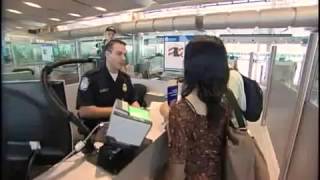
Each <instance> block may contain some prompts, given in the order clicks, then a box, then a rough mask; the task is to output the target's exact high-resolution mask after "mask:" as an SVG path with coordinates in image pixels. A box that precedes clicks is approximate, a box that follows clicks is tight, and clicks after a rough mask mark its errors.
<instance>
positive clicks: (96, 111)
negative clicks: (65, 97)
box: [76, 76, 112, 119]
mask: <svg viewBox="0 0 320 180" xmlns="http://www.w3.org/2000/svg"><path fill="white" fill-rule="evenodd" d="M94 92H95V85H94V82H93V81H91V80H90V78H88V77H85V76H84V77H83V78H82V79H81V82H80V84H79V89H78V96H77V107H76V108H77V109H78V110H79V111H78V113H79V116H80V117H81V118H89V119H98V118H106V117H108V116H110V114H111V112H112V107H97V106H95V102H94Z"/></svg>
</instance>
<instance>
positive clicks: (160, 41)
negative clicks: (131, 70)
mask: <svg viewBox="0 0 320 180" xmlns="http://www.w3.org/2000/svg"><path fill="white" fill-rule="evenodd" d="M142 43H143V45H142V49H141V54H140V56H139V57H140V58H139V61H138V63H150V68H149V71H150V73H152V72H159V71H163V66H164V38H163V37H157V36H151V37H145V38H144V39H143V42H142Z"/></svg>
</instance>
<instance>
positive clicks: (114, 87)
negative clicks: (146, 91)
mask: <svg viewBox="0 0 320 180" xmlns="http://www.w3.org/2000/svg"><path fill="white" fill-rule="evenodd" d="M116 99H122V100H124V101H127V102H128V103H129V104H132V103H133V102H135V101H136V98H135V93H134V89H133V86H132V83H131V80H130V77H129V76H128V75H127V74H125V73H124V72H121V71H119V73H118V77H117V79H116V81H114V80H113V78H112V76H111V75H110V73H109V71H108V69H107V67H106V66H104V67H100V68H99V69H95V70H91V71H89V72H87V73H86V74H84V75H83V77H82V78H81V82H80V85H79V88H78V96H77V105H76V108H77V109H79V108H80V107H81V106H91V105H94V106H97V107H112V106H113V104H114V102H115V100H116ZM83 119H84V120H85V121H84V124H85V125H87V126H88V127H89V128H90V129H93V128H94V127H95V126H96V125H97V124H98V123H100V122H102V121H108V120H109V117H107V115H106V118H101V119H87V118H83Z"/></svg>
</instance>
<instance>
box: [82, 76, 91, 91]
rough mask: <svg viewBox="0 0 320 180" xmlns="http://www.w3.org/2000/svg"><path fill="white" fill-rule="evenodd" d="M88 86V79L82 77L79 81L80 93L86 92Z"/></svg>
mask: <svg viewBox="0 0 320 180" xmlns="http://www.w3.org/2000/svg"><path fill="white" fill-rule="evenodd" d="M89 84H90V82H89V78H88V77H83V78H82V79H81V82H80V90H81V91H86V90H87V89H88V87H89Z"/></svg>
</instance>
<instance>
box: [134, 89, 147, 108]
mask: <svg viewBox="0 0 320 180" xmlns="http://www.w3.org/2000/svg"><path fill="white" fill-rule="evenodd" d="M133 88H134V92H135V98H136V99H137V100H138V102H139V104H140V106H141V107H147V103H146V102H145V100H144V96H145V95H146V93H147V87H146V86H145V85H143V84H133Z"/></svg>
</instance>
